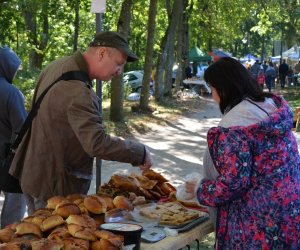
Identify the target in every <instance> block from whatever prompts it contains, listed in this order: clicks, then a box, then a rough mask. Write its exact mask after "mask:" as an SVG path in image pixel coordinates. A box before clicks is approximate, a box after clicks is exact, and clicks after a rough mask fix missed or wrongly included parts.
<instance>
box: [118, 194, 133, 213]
mask: <svg viewBox="0 0 300 250" xmlns="http://www.w3.org/2000/svg"><path fill="white" fill-rule="evenodd" d="M113 203H114V205H115V207H116V208H120V209H125V210H128V211H132V210H133V209H134V207H133V205H132V203H131V201H130V200H129V199H128V198H126V197H124V196H121V195H120V196H116V197H115V198H114V199H113Z"/></svg>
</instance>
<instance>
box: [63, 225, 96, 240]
mask: <svg viewBox="0 0 300 250" xmlns="http://www.w3.org/2000/svg"><path fill="white" fill-rule="evenodd" d="M68 230H69V232H70V234H71V235H72V236H73V237H75V238H79V239H83V240H90V241H96V240H97V238H96V236H95V234H94V232H93V230H91V229H90V228H86V227H82V226H79V225H76V224H68Z"/></svg>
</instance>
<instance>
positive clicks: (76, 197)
mask: <svg viewBox="0 0 300 250" xmlns="http://www.w3.org/2000/svg"><path fill="white" fill-rule="evenodd" d="M85 197H86V195H85V194H69V195H68V196H67V197H66V198H67V200H68V201H70V202H74V201H76V200H79V199H84V198H85Z"/></svg>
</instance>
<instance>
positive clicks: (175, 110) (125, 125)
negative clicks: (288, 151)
mask: <svg viewBox="0 0 300 250" xmlns="http://www.w3.org/2000/svg"><path fill="white" fill-rule="evenodd" d="M274 93H277V94H281V95H283V96H284V98H285V99H286V100H287V101H288V103H289V105H290V106H291V108H292V109H293V110H295V108H296V107H300V88H299V87H290V88H285V89H284V90H281V89H280V88H278V87H276V89H275V91H274ZM138 104H139V102H131V101H125V102H124V110H123V112H124V120H123V121H121V122H112V121H110V120H109V107H110V100H109V99H106V100H103V103H102V106H103V118H104V126H105V129H106V131H107V132H108V133H110V134H112V135H115V136H120V137H123V138H130V137H133V136H134V134H136V133H139V134H146V133H147V132H149V131H151V127H152V125H153V124H159V125H166V124H168V123H169V122H170V121H172V120H176V119H177V118H178V117H179V116H180V115H182V114H184V113H186V112H188V111H197V110H201V107H202V105H201V100H200V98H175V97H168V98H166V99H165V100H164V102H163V103H160V104H157V103H155V102H154V100H151V101H150V107H151V109H152V110H153V112H140V111H138V110H137V108H136V106H137V105H138Z"/></svg>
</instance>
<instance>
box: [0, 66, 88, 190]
mask: <svg viewBox="0 0 300 250" xmlns="http://www.w3.org/2000/svg"><path fill="white" fill-rule="evenodd" d="M61 80H65V81H69V80H79V81H82V82H85V83H86V86H87V87H88V88H91V87H92V83H91V80H90V79H89V77H88V75H87V74H86V73H85V72H82V71H69V72H66V73H64V74H62V75H61V76H60V77H59V78H58V79H56V80H55V81H54V82H53V83H52V84H51V85H50V86H48V87H47V88H46V89H45V90H44V92H43V93H42V94H41V95H40V96H39V98H38V99H37V101H36V102H35V103H34V105H33V106H32V109H31V110H30V112H29V114H28V116H27V118H26V120H25V122H24V124H23V126H22V128H21V130H20V132H19V134H18V135H17V137H16V139H15V140H14V141H13V143H12V144H7V145H6V149H5V159H4V160H2V161H1V162H0V163H1V164H0V189H1V190H2V191H4V192H9V193H22V189H21V187H20V184H19V180H18V179H16V178H15V177H13V176H12V175H10V174H9V173H8V171H9V168H10V165H11V163H12V161H13V158H14V156H15V152H16V150H17V148H18V146H19V144H20V143H21V141H22V139H23V137H24V135H25V134H26V132H27V131H28V129H29V128H30V127H31V123H32V120H33V118H34V117H35V116H36V114H37V112H38V109H39V107H40V104H41V102H42V100H43V98H44V96H45V95H46V93H47V92H48V90H49V89H50V88H51V87H52V86H53V85H54V84H55V83H57V82H59V81H61Z"/></svg>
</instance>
